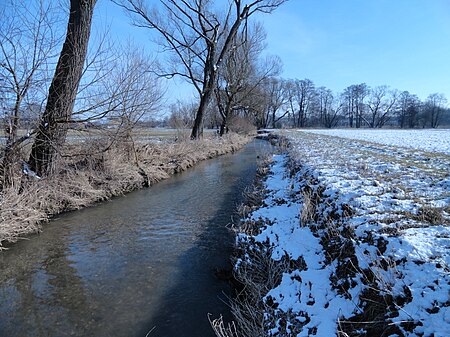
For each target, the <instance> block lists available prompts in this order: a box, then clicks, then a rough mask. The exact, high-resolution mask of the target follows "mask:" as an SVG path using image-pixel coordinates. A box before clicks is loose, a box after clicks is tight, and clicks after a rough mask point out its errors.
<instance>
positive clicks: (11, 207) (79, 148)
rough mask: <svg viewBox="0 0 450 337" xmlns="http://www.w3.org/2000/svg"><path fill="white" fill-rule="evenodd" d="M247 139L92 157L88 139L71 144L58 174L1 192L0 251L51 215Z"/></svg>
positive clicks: (141, 147)
mask: <svg viewBox="0 0 450 337" xmlns="http://www.w3.org/2000/svg"><path fill="white" fill-rule="evenodd" d="M250 139H251V138H248V137H242V136H238V135H227V136H225V137H222V138H217V137H211V138H205V139H203V140H197V141H180V142H172V143H168V142H167V143H164V142H163V143H138V142H136V143H135V144H131V145H130V144H128V146H126V145H122V146H114V147H111V148H110V149H109V150H108V151H105V152H102V153H98V154H95V155H93V154H92V153H95V152H96V149H98V148H101V146H99V144H96V143H95V142H94V141H92V142H90V143H84V144H73V145H71V149H70V153H72V154H74V155H73V156H70V155H69V156H66V157H65V158H63V159H62V160H61V163H60V167H59V169H58V171H59V174H57V175H53V176H51V177H49V178H44V179H36V178H33V177H31V176H29V175H26V174H25V173H24V174H23V176H22V177H21V179H20V183H18V184H16V185H15V186H14V187H11V188H8V189H5V190H3V191H2V192H1V195H0V250H1V249H2V248H4V247H5V245H8V244H10V243H14V242H16V241H17V240H19V239H20V238H23V237H26V236H27V235H30V234H33V233H38V232H40V231H41V230H42V224H43V223H45V222H46V221H48V220H49V219H50V218H51V217H52V216H54V215H57V214H60V213H62V212H67V211H72V210H77V209H81V208H84V207H88V206H92V205H94V204H95V203H97V202H100V201H105V200H108V199H110V198H112V197H115V196H119V195H123V194H125V193H127V192H130V191H133V190H136V189H139V188H143V187H146V186H150V185H152V184H154V183H156V182H158V181H161V180H163V179H167V178H168V177H170V176H171V175H173V174H176V173H179V172H182V171H184V170H186V169H188V168H190V167H192V166H193V165H195V164H196V163H197V162H199V161H202V160H206V159H211V158H214V157H217V156H220V155H223V154H226V153H231V152H234V151H237V150H239V149H240V148H242V147H243V146H244V145H245V144H246V143H248V142H249V140H250ZM80 153H90V155H82V154H80ZM75 154H76V155H75Z"/></svg>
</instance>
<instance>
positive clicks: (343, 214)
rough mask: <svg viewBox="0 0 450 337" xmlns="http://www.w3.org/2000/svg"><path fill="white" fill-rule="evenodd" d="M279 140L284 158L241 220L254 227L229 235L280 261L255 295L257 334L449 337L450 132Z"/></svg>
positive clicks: (289, 134) (291, 135) (304, 135)
mask: <svg viewBox="0 0 450 337" xmlns="http://www.w3.org/2000/svg"><path fill="white" fill-rule="evenodd" d="M350 131H353V132H351V133H349V132H350ZM324 133H325V134H324ZM387 133H388V134H389V137H388V136H383V138H379V137H381V135H385V134H387ZM346 134H348V137H346V136H345V135H346ZM406 134H409V135H413V137H412V138H408V140H406V139H407V138H406V136H405V135H406ZM436 134H439V135H440V136H439V137H435V136H434V135H436ZM283 135H284V136H285V137H286V138H287V139H288V140H289V142H290V150H289V158H288V157H285V156H276V157H274V164H273V166H272V168H271V172H270V173H269V175H268V178H267V180H266V181H265V182H264V189H265V190H266V198H265V199H264V201H263V203H262V206H261V207H260V208H259V209H257V210H254V211H253V212H250V213H249V214H248V216H247V221H253V222H254V223H259V224H260V225H261V228H260V230H259V231H255V233H256V234H254V235H251V234H249V233H241V234H239V236H238V244H239V245H241V246H242V247H243V249H244V250H245V251H247V252H251V251H254V250H258V249H263V250H264V249H266V250H267V249H269V250H270V253H271V258H272V259H273V260H274V261H283V260H285V259H286V258H288V260H289V261H290V264H289V265H290V267H288V268H286V269H285V270H284V272H283V273H282V277H281V278H280V280H279V282H278V284H276V286H273V287H272V288H271V289H269V290H268V291H267V292H266V293H264V294H263V295H262V299H261V302H262V305H260V309H261V308H263V309H262V310H264V312H263V313H262V316H263V317H264V321H263V323H262V324H263V327H264V332H265V335H267V336H310V335H317V336H335V335H337V334H340V335H342V336H346V335H348V336H381V335H384V336H394V335H396V336H442V337H444V336H450V214H449V211H450V208H449V204H450V176H449V168H450V155H449V153H448V152H449V149H448V145H443V144H450V141H449V139H450V133H448V131H445V130H442V131H441V130H438V131H435V130H426V131H424V130H421V131H417V132H414V133H407V132H403V131H391V130H390V131H378V132H368V131H361V130H358V131H355V130H331V131H310V130H308V132H303V131H285V132H284V133H283ZM374 135H377V136H376V137H374ZM377 137H378V138H377ZM433 137H434V138H433ZM387 139H391V140H389V141H387ZM400 139H401V141H399V140H400ZM424 139H427V140H428V141H427V143H426V146H424V144H425V142H424ZM432 139H434V142H433V141H431V140H432ZM396 141H397V143H395V142H396ZM399 144H401V146H399ZM296 261H297V265H298V266H300V267H298V268H292V265H296V263H295V262H296ZM298 261H301V263H298ZM252 263H253V262H252V255H251V254H247V255H244V258H242V259H241V260H239V261H238V262H237V264H236V268H237V270H239V268H240V267H241V266H242V265H244V266H248V265H250V266H251V265H252Z"/></svg>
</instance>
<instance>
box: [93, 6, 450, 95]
mask: <svg viewBox="0 0 450 337" xmlns="http://www.w3.org/2000/svg"><path fill="white" fill-rule="evenodd" d="M221 1H222V2H224V3H225V2H226V0H218V1H217V3H220V2H221ZM96 11H97V12H96V15H97V16H98V18H99V21H98V22H102V24H103V25H105V24H104V23H105V22H109V23H110V25H111V31H112V33H113V34H115V35H117V36H119V37H120V38H122V39H124V38H125V37H126V36H132V37H133V39H134V40H135V42H137V43H142V44H146V45H148V48H149V50H153V48H154V47H152V46H151V44H152V42H151V41H150V39H149V37H148V36H149V34H148V32H147V31H146V30H145V29H144V30H143V29H138V28H136V27H132V26H131V25H129V20H128V19H127V18H126V16H125V15H124V14H123V12H121V11H120V10H119V9H117V8H114V6H113V5H112V4H111V2H109V1H106V0H103V1H99V3H98V7H97V8H96ZM254 19H257V20H259V21H262V22H263V23H264V26H265V28H266V31H267V51H266V52H267V53H269V54H275V55H278V56H279V57H280V58H281V59H282V61H283V64H284V66H283V75H282V76H283V77H284V78H299V79H303V78H309V79H311V80H312V81H313V82H314V83H315V84H316V86H325V87H327V88H330V89H331V90H333V91H334V92H340V91H342V90H343V89H345V88H346V87H347V86H349V85H352V84H357V83H362V82H365V83H367V84H368V85H369V86H378V85H388V86H390V87H392V88H395V89H399V90H402V91H403V90H408V91H409V92H411V93H414V94H417V95H418V96H419V97H420V98H421V99H425V98H426V97H427V96H428V95H429V94H431V93H435V92H439V93H444V94H445V95H446V97H447V98H448V99H449V100H450V1H449V0H290V1H288V2H287V3H286V4H284V5H283V6H282V7H280V8H279V9H277V10H276V11H275V12H274V13H273V14H270V15H259V16H258V17H255V18H254ZM168 90H170V91H171V92H172V93H173V97H176V98H182V97H183V96H185V95H188V94H187V93H188V92H189V89H187V88H185V87H184V86H182V85H181V86H180V85H178V86H173V85H170V87H169V89H168Z"/></svg>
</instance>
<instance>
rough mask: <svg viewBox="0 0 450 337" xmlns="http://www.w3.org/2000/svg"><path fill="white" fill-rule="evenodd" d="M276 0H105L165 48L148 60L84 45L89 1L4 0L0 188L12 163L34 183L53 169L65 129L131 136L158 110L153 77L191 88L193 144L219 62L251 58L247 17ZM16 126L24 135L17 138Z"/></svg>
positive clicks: (135, 52)
mask: <svg viewBox="0 0 450 337" xmlns="http://www.w3.org/2000/svg"><path fill="white" fill-rule="evenodd" d="M285 1H286V0H253V1H244V0H232V1H228V2H227V3H226V4H225V3H220V4H219V3H216V2H214V1H212V0H179V1H175V0H159V1H158V2H156V4H155V2H152V1H143V0H114V1H111V5H113V4H115V5H118V6H120V7H122V8H123V9H124V10H125V11H126V12H127V13H128V14H129V16H130V17H131V19H132V24H134V25H136V26H139V27H141V28H145V29H148V30H149V31H151V32H152V33H154V38H155V41H156V42H157V43H158V44H160V45H161V46H162V47H163V48H164V50H165V56H164V60H158V62H155V61H154V60H152V58H151V57H149V56H148V55H145V53H144V52H143V51H142V48H139V46H129V45H126V46H122V47H111V46H106V45H107V44H108V41H107V39H106V38H104V39H103V38H101V39H100V41H99V42H97V46H96V48H92V47H91V48H88V45H89V40H90V35H91V26H92V21H93V17H94V8H95V6H96V2H97V1H96V0H70V5H69V8H58V7H57V6H58V4H55V2H52V1H48V0H35V1H32V2H29V1H24V0H18V1H7V2H5V3H4V4H3V5H2V7H0V10H1V11H2V13H1V14H2V18H4V19H2V21H1V23H0V25H1V26H0V55H1V59H0V104H1V108H2V112H3V120H4V133H5V138H6V144H5V146H4V148H3V151H2V152H3V153H2V162H1V165H0V169H1V172H0V173H1V174H0V175H1V177H2V181H1V183H0V187H4V186H8V185H11V184H12V183H13V180H14V179H13V177H14V175H15V172H16V173H17V170H18V163H22V169H23V170H24V171H25V170H26V171H28V172H33V174H35V175H36V176H38V177H43V176H47V175H50V174H51V173H53V172H55V171H56V170H57V163H58V158H59V157H61V156H64V148H65V146H64V145H65V142H66V139H67V135H68V132H69V130H70V129H71V128H73V127H74V126H80V125H85V126H86V125H93V123H94V122H97V125H104V124H106V123H105V122H104V121H105V120H106V121H108V122H111V121H114V122H115V128H114V132H113V133H114V137H113V138H112V140H111V142H118V141H120V140H121V139H122V138H123V137H128V138H130V137H132V133H131V130H132V128H133V126H134V125H136V123H138V122H139V121H140V120H142V119H143V118H144V117H145V116H147V115H148V114H150V113H151V112H153V111H154V110H156V109H157V107H158V106H159V105H160V102H161V98H162V90H161V88H160V86H159V84H158V83H159V79H160V78H171V77H174V76H178V77H181V78H183V79H185V80H187V81H188V82H189V83H190V84H191V85H192V86H193V87H194V88H195V89H196V91H197V94H198V102H197V103H196V111H195V115H194V120H193V123H192V125H191V127H192V132H191V138H192V139H197V138H199V137H201V136H202V132H203V127H204V120H205V114H206V110H207V107H208V106H210V104H211V101H212V99H213V97H219V96H220V95H221V94H222V90H219V89H217V88H218V86H219V83H224V82H223V81H225V77H223V76H222V74H223V73H222V72H221V71H222V69H223V68H224V67H225V64H228V63H230V59H231V58H232V56H231V55H234V62H235V65H237V63H236V62H238V59H239V57H244V58H245V60H247V59H249V58H251V57H253V56H252V55H251V53H250V52H246V51H243V50H244V49H248V48H246V47H245V46H246V45H248V44H250V43H251V42H250V39H248V38H247V32H248V31H249V30H251V28H249V27H250V26H251V23H250V21H249V18H250V17H251V16H253V15H254V14H255V13H271V12H272V11H273V10H275V9H276V8H277V7H278V6H280V5H281V4H282V3H284V2H285ZM63 6H65V5H63ZM67 9H69V11H68V20H67V19H66V20H67V21H66V20H64V19H62V18H64V16H66V15H67V14H66V13H67ZM58 10H59V13H58ZM66 17H67V16H66ZM64 21H65V22H66V30H65V31H64V30H63V29H62V28H61V27H63V25H64ZM59 48H61V49H60V50H61V51H60V52H58V51H57V50H58V49H59ZM219 73H221V75H219ZM219 92H220V93H219ZM234 99H235V98H234V95H231V96H229V97H228V98H226V99H225V100H223V105H221V106H222V107H223V108H222V110H221V111H222V114H223V116H225V117H224V118H225V119H226V116H227V115H228V114H230V112H229V110H230V107H229V104H228V107H227V103H226V100H228V101H229V100H234ZM33 114H37V116H35V120H36V122H35V123H30V122H29V121H30V118H25V117H26V116H28V117H29V116H32V115H33ZM98 121H101V122H100V123H98ZM27 122H28V123H27ZM24 125H27V127H28V132H27V133H26V134H25V135H21V134H19V129H20V128H23V126H24ZM224 125H225V124H224ZM224 129H225V127H224ZM110 145H111V144H109V145H107V146H105V150H107V149H108V147H109V146H110Z"/></svg>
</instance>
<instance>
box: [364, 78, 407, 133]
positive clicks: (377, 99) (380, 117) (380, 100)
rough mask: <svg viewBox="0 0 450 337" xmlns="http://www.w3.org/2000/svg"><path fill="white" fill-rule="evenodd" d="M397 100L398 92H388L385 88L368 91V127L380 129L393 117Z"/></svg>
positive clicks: (380, 87)
mask: <svg viewBox="0 0 450 337" xmlns="http://www.w3.org/2000/svg"><path fill="white" fill-rule="evenodd" d="M398 98H399V93H398V91H396V90H389V88H388V87H387V86H379V87H375V88H373V89H370V90H369V98H368V102H367V107H368V113H367V120H366V122H367V124H368V125H369V127H371V128H382V127H383V126H384V125H385V124H386V123H387V122H388V121H389V119H390V118H391V117H392V116H393V113H394V111H395V108H396V104H397V102H398Z"/></svg>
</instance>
